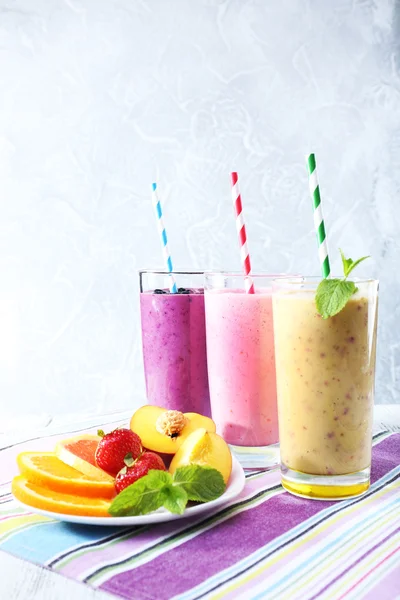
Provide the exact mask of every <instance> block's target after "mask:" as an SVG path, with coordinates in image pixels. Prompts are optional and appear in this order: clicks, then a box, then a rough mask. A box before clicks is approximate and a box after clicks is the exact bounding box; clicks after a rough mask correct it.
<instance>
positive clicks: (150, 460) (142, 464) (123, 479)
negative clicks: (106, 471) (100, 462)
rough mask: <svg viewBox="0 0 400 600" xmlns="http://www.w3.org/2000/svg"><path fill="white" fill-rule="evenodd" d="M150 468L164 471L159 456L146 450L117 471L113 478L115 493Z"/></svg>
mask: <svg viewBox="0 0 400 600" xmlns="http://www.w3.org/2000/svg"><path fill="white" fill-rule="evenodd" d="M151 469H156V470H157V471H166V468H165V465H164V463H163V460H162V458H161V456H158V454H156V453H155V452H148V451H147V450H146V451H145V452H143V454H142V455H141V456H139V458H137V459H136V460H135V462H134V463H133V465H132V466H129V467H124V468H123V469H121V471H120V472H119V473H118V475H117V477H116V479H115V489H116V490H117V494H119V493H120V492H122V490H124V489H125V488H126V487H128V485H131V484H132V483H135V481H137V480H138V479H140V478H141V477H144V476H145V475H147V473H148V472H149V471H150V470H151Z"/></svg>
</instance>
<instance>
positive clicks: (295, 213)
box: [0, 0, 400, 413]
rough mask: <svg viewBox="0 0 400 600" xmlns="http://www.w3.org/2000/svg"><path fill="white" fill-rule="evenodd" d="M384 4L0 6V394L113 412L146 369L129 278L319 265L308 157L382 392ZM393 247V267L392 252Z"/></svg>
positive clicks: (397, 60) (388, 363) (392, 51)
mask: <svg viewBox="0 0 400 600" xmlns="http://www.w3.org/2000/svg"><path fill="white" fill-rule="evenodd" d="M399 21H400V4H399V2H396V1H395V0H378V1H375V2H373V1H372V0H335V1H334V2H333V1H332V2H329V1H328V0H318V1H317V0H281V1H279V2H276V1H275V2H273V1H269V0H252V1H251V0H192V1H189V0H186V1H185V0H168V1H166V0H148V1H145V0H64V1H62V0H0V81H1V94H0V207H1V208H0V210H1V212H0V248H1V253H0V265H1V278H0V286H1V287H0V289H1V296H0V398H1V406H2V409H3V410H4V408H5V407H7V408H9V409H12V410H14V409H23V410H29V411H35V410H37V409H38V408H40V410H43V411H49V412H51V413H61V412H66V411H77V410H85V411H88V412H91V411H96V410H112V409H114V408H126V407H129V406H133V405H134V404H135V403H137V402H140V401H141V399H142V398H141V392H142V390H143V376H142V370H141V348H140V335H139V318H138V296H137V293H138V289H137V276H136V269H137V268H139V267H141V266H143V265H156V264H160V263H161V260H160V258H161V255H160V248H159V242H158V238H157V233H156V228H155V226H154V220H153V213H152V207H151V203H150V194H149V184H150V183H151V181H152V180H153V179H154V178H157V180H158V181H159V185H160V190H161V193H162V199H163V203H164V212H165V220H166V224H167V226H168V232H169V237H170V248H171V252H172V254H173V257H174V262H175V265H176V267H181V268H184V267H192V268H228V269H238V268H240V262H239V253H238V248H237V240H236V232H235V224H234V218H233V210H232V206H231V198H230V187H229V171H230V170H232V169H233V168H236V169H237V170H238V171H239V173H240V179H241V189H242V194H243V202H244V206H245V217H246V221H247V228H248V237H249V247H250V252H251V255H252V260H253V268H254V270H257V271H261V270H265V271H285V270H288V271H296V272H299V271H302V272H305V273H314V274H317V273H318V260H317V253H316V243H315V237H314V232H313V221H312V211H311V205H310V198H309V193H308V186H307V175H306V168H305V162H304V155H305V154H306V153H307V152H308V151H309V150H310V149H313V150H314V151H315V152H316V154H317V159H318V164H319V177H320V184H321V191H322V195H323V205H324V213H325V220H326V224H327V228H328V233H329V246H330V253H331V256H332V262H333V267H334V270H336V271H338V270H339V267H340V264H339V256H338V252H337V248H338V247H339V246H340V247H342V248H343V249H344V250H345V251H346V252H347V253H349V254H350V255H351V256H353V257H357V256H361V255H363V254H371V255H372V256H373V260H370V261H369V262H368V263H365V265H363V266H362V268H360V271H359V274H360V275H375V276H376V275H377V276H379V278H380V280H381V303H380V327H379V367H378V381H377V398H376V401H377V402H379V403H384V402H398V401H399V399H400V398H399V396H398V395H397V389H396V388H398V384H399V377H400V338H399V333H400V326H399V317H400V303H399V301H398V298H399V282H400V275H399V273H398V257H399V247H400V243H399V236H400V211H399V195H400V77H399V68H400V56H399V47H400V23H399ZM396 259H397V260H396Z"/></svg>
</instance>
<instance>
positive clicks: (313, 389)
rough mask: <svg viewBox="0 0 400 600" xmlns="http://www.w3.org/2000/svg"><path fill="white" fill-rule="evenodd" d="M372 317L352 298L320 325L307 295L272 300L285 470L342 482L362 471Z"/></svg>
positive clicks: (366, 451) (371, 310)
mask: <svg viewBox="0 0 400 600" xmlns="http://www.w3.org/2000/svg"><path fill="white" fill-rule="evenodd" d="M376 310H377V305H376V302H374V301H373V300H368V298H367V297H364V296H362V295H361V293H360V292H358V293H357V294H356V295H354V296H353V297H352V298H351V299H350V300H349V302H348V303H347V305H346V306H345V307H344V309H343V310H342V311H341V312H340V313H338V314H337V315H336V316H334V317H330V318H329V319H326V320H325V319H323V318H322V317H321V316H320V315H319V314H318V313H317V311H316V308H315V291H314V290H312V291H311V290H310V291H300V290H299V291H296V292H289V291H282V292H278V293H277V294H276V295H275V296H274V298H273V318H274V338H275V357H276V374H277V395H278V415H279V439H280V448H281V461H282V463H283V465H285V466H286V467H288V468H289V469H293V470H295V471H300V472H303V473H308V474H313V475H344V474H348V473H354V472H357V471H360V470H362V469H365V468H366V467H368V466H369V465H370V463H371V438H372V416H373V415H372V413H373V400H374V398H373V397H374V374H375V354H376V314H375V312H376Z"/></svg>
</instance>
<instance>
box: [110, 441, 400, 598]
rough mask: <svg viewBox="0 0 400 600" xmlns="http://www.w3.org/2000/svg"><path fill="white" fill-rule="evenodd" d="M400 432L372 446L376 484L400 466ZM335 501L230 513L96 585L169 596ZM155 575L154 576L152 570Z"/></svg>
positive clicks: (290, 501)
mask: <svg viewBox="0 0 400 600" xmlns="http://www.w3.org/2000/svg"><path fill="white" fill-rule="evenodd" d="M399 442H400V435H399V434H397V435H392V436H390V437H388V438H386V439H385V440H383V441H382V442H381V443H379V444H378V445H377V446H376V447H375V448H374V449H373V469H372V474H371V481H372V482H375V481H377V480H378V479H380V478H381V477H383V476H384V475H385V474H386V473H388V472H389V471H391V470H392V469H393V468H394V467H396V466H397V464H398V459H397V458H396V456H397V457H398V455H399ZM333 504H336V505H338V503H334V502H315V501H313V500H305V499H302V498H297V497H296V496H292V495H291V494H288V493H283V494H280V495H279V496H274V497H272V498H270V499H267V500H266V501H265V502H263V503H262V504H261V505H259V506H257V507H255V508H252V509H249V510H247V511H244V512H242V513H240V514H239V515H236V516H233V517H232V518H230V519H228V520H227V521H225V522H223V523H220V524H218V525H216V526H215V527H213V528H212V529H210V530H208V531H205V532H203V533H202V534H200V535H198V536H197V537H195V538H193V539H191V540H188V541H187V542H184V543H183V544H181V545H180V546H178V547H176V548H173V549H171V550H169V551H167V552H165V553H163V554H161V555H159V556H157V557H156V558H155V559H154V560H152V561H150V562H149V563H146V564H143V565H141V566H139V567H137V568H135V569H129V570H128V571H126V572H124V573H120V574H118V575H115V576H113V577H111V578H110V579H109V580H108V581H106V582H104V583H103V584H102V585H101V586H100V588H101V589H103V590H105V591H108V592H111V593H114V594H117V595H122V596H124V595H125V596H128V597H131V596H132V597H135V599H136V600H141V599H143V600H148V599H149V591H148V590H149V581H151V591H152V594H153V597H154V598H155V599H158V600H168V599H169V598H171V596H174V595H177V594H182V593H183V592H185V591H187V590H190V589H191V588H193V587H195V586H197V585H199V584H200V583H202V582H203V581H205V580H206V579H208V578H209V577H212V576H213V575H215V574H217V573H218V572H220V571H222V570H223V569H226V568H228V567H231V566H232V565H234V564H236V563H237V562H239V561H240V560H242V559H244V558H246V557H247V556H249V555H250V554H251V553H253V552H255V551H256V550H258V549H259V548H261V547H262V546H264V545H266V544H268V543H269V542H271V541H272V540H274V539H275V538H277V537H279V536H280V535H282V534H283V533H286V532H287V531H289V530H290V529H292V528H293V527H295V526H297V525H299V524H300V523H302V522H303V521H305V520H306V519H308V518H309V517H312V516H313V515H315V514H317V513H319V512H321V511H323V510H325V509H326V508H328V507H329V506H332V505H333ZM155 573H157V577H156V578H155V577H154V574H155Z"/></svg>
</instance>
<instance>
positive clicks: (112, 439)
mask: <svg viewBox="0 0 400 600" xmlns="http://www.w3.org/2000/svg"><path fill="white" fill-rule="evenodd" d="M98 434H99V435H102V439H101V440H100V442H99V445H98V446H97V449H96V455H95V458H96V464H97V466H98V467H100V469H103V471H106V472H107V473H109V474H110V475H113V476H115V475H116V474H117V473H119V471H120V470H121V469H122V468H123V466H124V465H125V458H128V459H129V460H136V459H137V458H138V457H139V456H140V455H141V453H142V442H141V440H140V437H139V436H138V435H137V433H134V432H133V431H131V430H130V429H114V431H111V432H110V433H106V434H105V435H104V432H102V431H99V432H98ZM127 455H128V457H127Z"/></svg>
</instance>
